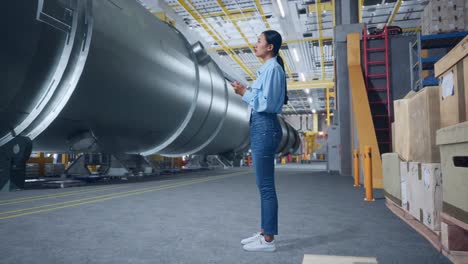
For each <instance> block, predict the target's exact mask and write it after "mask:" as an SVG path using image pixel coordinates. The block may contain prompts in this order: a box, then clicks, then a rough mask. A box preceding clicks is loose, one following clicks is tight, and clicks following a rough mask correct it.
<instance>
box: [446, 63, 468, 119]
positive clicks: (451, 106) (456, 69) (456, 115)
mask: <svg viewBox="0 0 468 264" xmlns="http://www.w3.org/2000/svg"><path fill="white" fill-rule="evenodd" d="M463 66H464V65H463V63H458V64H456V65H455V66H453V68H451V69H450V70H448V71H447V72H445V73H444V74H443V75H442V77H441V78H440V89H439V93H440V127H441V128H444V127H448V126H452V125H456V124H458V123H461V122H465V121H467V119H466V113H467V109H466V104H465V87H464V86H465V85H464V76H463V74H464V69H463V68H464V67H463Z"/></svg>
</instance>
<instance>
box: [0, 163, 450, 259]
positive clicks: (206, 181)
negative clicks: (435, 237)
mask: <svg viewBox="0 0 468 264" xmlns="http://www.w3.org/2000/svg"><path fill="white" fill-rule="evenodd" d="M323 169H324V166H323V164H311V165H306V164H298V165H289V164H287V165H278V166H277V170H276V183H277V192H278V199H279V235H278V236H277V237H276V243H277V251H276V252H274V253H252V252H245V251H243V250H242V247H241V244H240V240H241V239H242V238H244V237H247V236H250V235H251V234H252V233H253V232H256V231H258V228H259V218H260V210H259V206H260V204H259V194H258V191H257V187H256V185H255V177H254V175H253V170H252V169H248V168H235V169H229V170H213V171H203V172H196V173H191V174H181V175H172V176H164V177H161V178H160V179H158V180H155V181H151V182H137V183H128V184H117V185H104V186H87V187H75V188H68V189H49V190H27V191H18V192H11V193H0V263H2V264H6V263H15V264H17V263H68V264H70V263H109V264H110V263H112V264H115V263H190V264H192V263H193V264H195V263H203V264H206V263H223V264H224V263H249V264H250V263H285V264H286V263H303V260H304V256H305V255H307V256H306V258H305V259H306V260H307V259H309V260H312V259H313V257H311V256H310V255H332V256H355V257H371V258H376V259H377V261H378V263H380V264H381V263H403V264H406V263H411V264H416V263H424V264H430V263H434V264H443V263H451V262H450V261H449V260H448V259H447V258H446V257H444V256H443V255H442V254H440V253H438V252H437V251H436V249H435V248H433V247H432V245H431V244H430V243H429V242H428V241H426V240H425V239H424V238H423V237H422V236H420V235H419V234H418V233H417V232H416V231H414V230H413V229H412V228H411V227H410V226H408V225H406V224H405V223H404V222H402V221H401V220H400V219H399V218H398V217H397V216H395V215H394V214H393V213H392V212H390V211H389V210H388V209H387V207H386V206H385V200H384V199H383V197H382V194H381V192H378V191H377V192H376V201H375V202H373V203H367V202H364V201H363V197H364V194H363V190H362V189H354V188H353V187H352V184H353V181H352V178H351V177H345V176H338V175H329V174H327V173H326V172H324V171H321V170H323ZM306 262H307V261H304V263H306ZM307 263H322V264H325V263H337V262H333V261H331V262H325V261H315V262H307ZM340 263H357V262H340ZM359 263H374V262H364V261H361V262H359Z"/></svg>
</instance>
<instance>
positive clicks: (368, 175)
mask: <svg viewBox="0 0 468 264" xmlns="http://www.w3.org/2000/svg"><path fill="white" fill-rule="evenodd" d="M371 153H372V151H371V147H369V146H366V147H365V150H364V188H366V198H365V199H364V200H365V201H367V202H372V201H375V200H374V195H373V190H372V154H371Z"/></svg>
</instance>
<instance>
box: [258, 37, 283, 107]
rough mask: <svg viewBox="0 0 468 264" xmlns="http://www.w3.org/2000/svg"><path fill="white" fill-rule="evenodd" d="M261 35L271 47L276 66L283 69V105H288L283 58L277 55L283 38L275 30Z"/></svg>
mask: <svg viewBox="0 0 468 264" xmlns="http://www.w3.org/2000/svg"><path fill="white" fill-rule="evenodd" d="M262 34H263V35H265V39H266V42H267V43H268V44H271V45H273V54H274V55H275V56H276V61H278V64H279V65H281V68H283V71H284V104H288V87H287V82H286V70H285V69H284V62H283V58H281V56H280V55H279V54H278V53H279V50H280V48H281V44H282V42H283V38H282V37H281V34H280V33H278V32H277V31H275V30H266V31H263V33H262Z"/></svg>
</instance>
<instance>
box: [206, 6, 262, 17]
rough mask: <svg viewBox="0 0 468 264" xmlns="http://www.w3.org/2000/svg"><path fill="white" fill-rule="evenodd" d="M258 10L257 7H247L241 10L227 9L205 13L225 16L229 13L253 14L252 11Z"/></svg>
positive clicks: (210, 15) (208, 15)
mask: <svg viewBox="0 0 468 264" xmlns="http://www.w3.org/2000/svg"><path fill="white" fill-rule="evenodd" d="M255 12H257V9H256V8H253V7H252V8H246V9H240V10H226V12H215V13H210V14H207V15H205V16H206V17H225V16H226V14H227V15H235V16H237V15H249V16H251V15H252V13H255Z"/></svg>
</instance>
